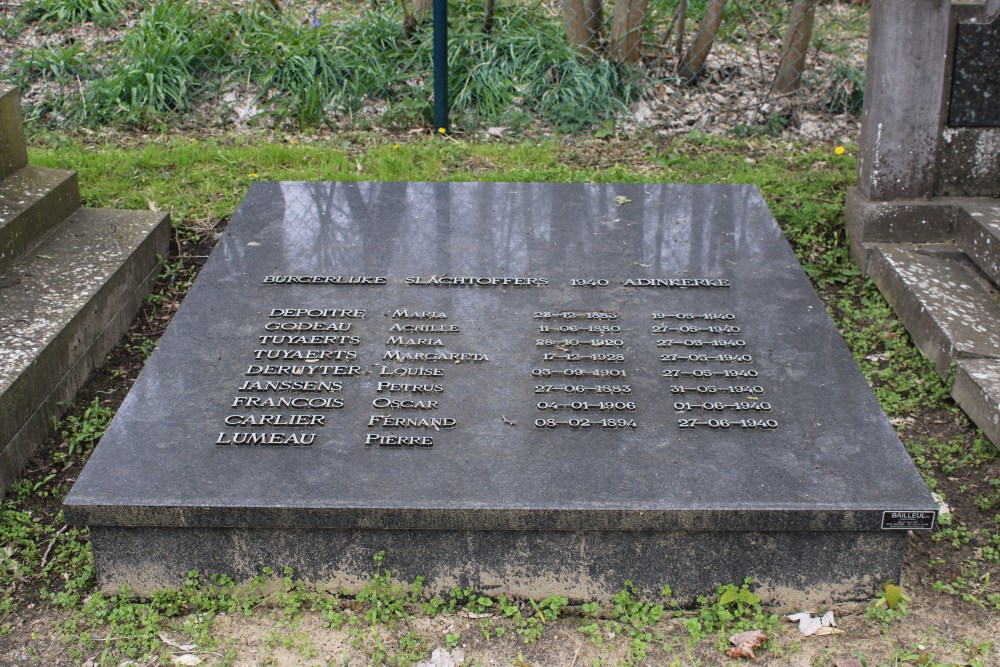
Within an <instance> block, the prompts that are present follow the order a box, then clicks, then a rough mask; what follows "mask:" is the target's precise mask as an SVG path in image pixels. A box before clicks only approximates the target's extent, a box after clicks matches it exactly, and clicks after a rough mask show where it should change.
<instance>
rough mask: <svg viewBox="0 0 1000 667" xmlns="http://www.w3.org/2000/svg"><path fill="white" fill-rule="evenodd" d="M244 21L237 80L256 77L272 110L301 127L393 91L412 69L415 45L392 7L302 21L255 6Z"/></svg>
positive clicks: (234, 61) (245, 12)
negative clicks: (333, 19) (334, 18)
mask: <svg viewBox="0 0 1000 667" xmlns="http://www.w3.org/2000/svg"><path fill="white" fill-rule="evenodd" d="M237 26H238V30H239V36H240V48H239V49H238V50H235V51H234V52H233V53H232V55H231V66H232V69H233V78H234V79H235V80H241V81H247V82H249V83H250V84H251V85H252V86H253V87H254V88H255V89H256V91H257V95H258V103H260V102H264V106H266V107H267V108H268V110H269V113H270V114H271V115H274V116H278V117H281V118H294V119H296V120H297V121H298V122H299V124H300V125H317V124H320V123H322V122H324V121H326V122H332V121H333V120H334V118H333V117H334V116H335V115H336V114H342V113H351V112H353V111H356V110H357V109H359V108H360V107H361V106H362V105H363V104H364V103H365V101H366V100H367V99H379V98H386V97H390V96H391V95H392V94H393V91H394V89H395V88H396V86H397V85H399V84H400V83H401V82H402V81H403V80H404V77H405V76H406V72H407V70H409V69H410V68H409V67H408V66H407V62H408V60H409V59H410V53H411V52H412V50H413V46H412V44H410V43H409V42H408V41H407V40H406V39H405V37H404V36H403V29H402V23H401V21H400V20H399V18H398V17H396V16H395V15H394V13H392V12H389V11H368V12H365V13H364V14H362V15H361V16H359V17H353V18H347V19H343V20H341V21H339V22H323V21H320V20H316V21H314V22H308V23H303V22H301V21H300V20H298V19H296V18H295V17H291V16H288V15H287V14H281V15H277V14H274V13H273V12H267V11H263V10H261V9H260V8H259V6H257V5H254V4H251V5H248V6H247V7H246V8H244V10H242V11H241V12H240V14H239V17H238V19H237Z"/></svg>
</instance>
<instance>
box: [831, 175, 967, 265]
mask: <svg viewBox="0 0 1000 667" xmlns="http://www.w3.org/2000/svg"><path fill="white" fill-rule="evenodd" d="M845 206H846V211H845V216H846V224H847V235H848V239H849V242H850V244H851V256H852V257H853V258H854V261H856V262H857V263H858V265H859V266H860V267H861V269H862V270H863V271H864V272H865V273H868V272H869V268H868V265H869V263H870V261H871V251H872V244H877V243H943V242H946V241H950V240H951V239H952V238H953V237H954V235H955V217H956V215H957V209H956V202H955V201H954V200H951V199H944V198H941V199H930V200H923V199H916V200H897V201H891V202H884V201H872V200H870V199H867V198H866V197H865V195H864V193H863V192H862V190H861V189H860V188H856V187H850V188H848V189H847V199H846V202H845Z"/></svg>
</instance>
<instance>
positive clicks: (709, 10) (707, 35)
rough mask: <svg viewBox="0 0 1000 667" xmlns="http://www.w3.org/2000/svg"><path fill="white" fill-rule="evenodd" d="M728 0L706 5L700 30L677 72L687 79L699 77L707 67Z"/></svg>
mask: <svg viewBox="0 0 1000 667" xmlns="http://www.w3.org/2000/svg"><path fill="white" fill-rule="evenodd" d="M726 1H727V0H709V2H708V6H707V7H705V15H704V16H703V17H701V21H700V22H699V23H698V32H697V33H695V36H694V41H693V42H691V46H689V47H688V50H687V53H685V54H684V59H683V60H682V61H681V64H680V67H679V68H678V69H677V73H678V74H680V76H681V78H683V79H685V80H691V79H695V78H697V76H698V75H699V74H701V70H702V69H703V68H704V67H705V61H706V60H708V54H709V53H710V52H711V51H712V42H713V41H714V40H715V36H716V35H717V34H718V33H719V27H720V26H721V25H722V15H723V13H725V11H726Z"/></svg>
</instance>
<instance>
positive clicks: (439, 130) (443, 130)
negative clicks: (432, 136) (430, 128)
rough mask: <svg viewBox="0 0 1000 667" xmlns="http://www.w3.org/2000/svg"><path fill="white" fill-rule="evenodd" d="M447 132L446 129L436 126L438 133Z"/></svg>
mask: <svg viewBox="0 0 1000 667" xmlns="http://www.w3.org/2000/svg"><path fill="white" fill-rule="evenodd" d="M447 133H448V130H446V129H444V128H443V127H439V128H438V134H447Z"/></svg>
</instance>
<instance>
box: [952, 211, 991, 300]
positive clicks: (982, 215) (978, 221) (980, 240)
mask: <svg viewBox="0 0 1000 667" xmlns="http://www.w3.org/2000/svg"><path fill="white" fill-rule="evenodd" d="M962 211H963V212H964V215H959V216H958V219H957V221H956V228H955V243H956V244H957V245H958V247H960V248H961V249H962V250H963V251H964V252H965V254H966V255H968V257H969V259H971V260H972V261H973V262H975V263H976V265H977V266H978V267H979V268H980V269H982V271H983V273H985V274H986V275H987V276H989V278H990V280H991V281H993V284H994V285H1000V200H997V201H994V202H992V203H978V202H977V203H975V204H966V205H965V206H963V207H962Z"/></svg>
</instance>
